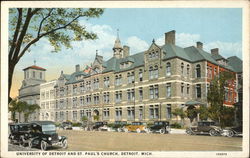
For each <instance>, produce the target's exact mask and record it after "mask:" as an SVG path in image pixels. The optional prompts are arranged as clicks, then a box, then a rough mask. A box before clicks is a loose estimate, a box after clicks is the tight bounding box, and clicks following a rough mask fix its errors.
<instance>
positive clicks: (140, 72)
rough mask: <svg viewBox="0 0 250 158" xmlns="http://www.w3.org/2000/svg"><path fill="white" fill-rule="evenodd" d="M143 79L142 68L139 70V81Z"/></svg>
mask: <svg viewBox="0 0 250 158" xmlns="http://www.w3.org/2000/svg"><path fill="white" fill-rule="evenodd" d="M142 80H143V74H142V69H140V70H139V81H140V82H141V81H142Z"/></svg>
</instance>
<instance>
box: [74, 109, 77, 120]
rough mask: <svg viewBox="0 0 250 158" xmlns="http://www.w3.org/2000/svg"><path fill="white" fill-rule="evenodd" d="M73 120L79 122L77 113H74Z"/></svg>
mask: <svg viewBox="0 0 250 158" xmlns="http://www.w3.org/2000/svg"><path fill="white" fill-rule="evenodd" d="M73 120H77V111H73Z"/></svg>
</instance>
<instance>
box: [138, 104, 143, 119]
mask: <svg viewBox="0 0 250 158" xmlns="http://www.w3.org/2000/svg"><path fill="white" fill-rule="evenodd" d="M142 119H143V106H140V107H139V120H142Z"/></svg>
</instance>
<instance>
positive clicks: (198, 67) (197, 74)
mask: <svg viewBox="0 0 250 158" xmlns="http://www.w3.org/2000/svg"><path fill="white" fill-rule="evenodd" d="M195 71H196V78H200V77H201V66H200V64H198V65H196V69H195Z"/></svg>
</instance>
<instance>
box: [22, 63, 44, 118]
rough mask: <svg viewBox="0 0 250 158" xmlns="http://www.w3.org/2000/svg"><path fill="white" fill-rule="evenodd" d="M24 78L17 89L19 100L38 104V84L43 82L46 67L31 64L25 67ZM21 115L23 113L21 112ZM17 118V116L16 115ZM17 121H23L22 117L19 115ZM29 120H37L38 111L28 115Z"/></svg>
mask: <svg viewBox="0 0 250 158" xmlns="http://www.w3.org/2000/svg"><path fill="white" fill-rule="evenodd" d="M23 71H24V80H23V81H22V86H21V88H20V89H19V96H18V99H19V101H25V102H27V103H28V104H38V105H40V84H41V83H45V82H46V80H45V72H46V69H44V68H42V67H39V66H36V65H32V66H29V67H27V68H25V69H23ZM18 115H19V114H18ZM21 115H23V114H21ZM17 118H19V117H17ZM20 119H21V120H18V121H19V122H24V117H23V116H21V118H20ZM29 120H32V121H34V120H39V112H38V111H36V112H35V113H33V114H32V115H30V117H29Z"/></svg>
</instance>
